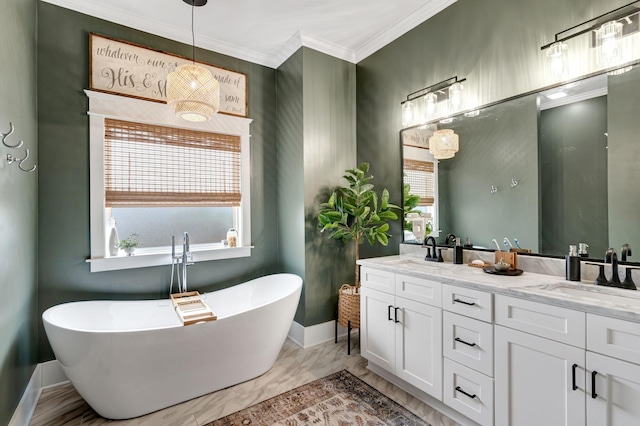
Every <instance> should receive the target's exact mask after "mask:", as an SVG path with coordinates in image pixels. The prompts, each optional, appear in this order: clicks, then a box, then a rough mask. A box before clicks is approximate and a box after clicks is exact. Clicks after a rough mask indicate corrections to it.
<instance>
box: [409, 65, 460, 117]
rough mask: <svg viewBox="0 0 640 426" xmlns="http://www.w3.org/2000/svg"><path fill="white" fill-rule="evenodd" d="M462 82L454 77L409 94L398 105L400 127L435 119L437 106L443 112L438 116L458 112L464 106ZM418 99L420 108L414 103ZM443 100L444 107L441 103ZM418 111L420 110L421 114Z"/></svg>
mask: <svg viewBox="0 0 640 426" xmlns="http://www.w3.org/2000/svg"><path fill="white" fill-rule="evenodd" d="M463 81H466V78H463V79H458V76H455V77H451V78H448V79H446V80H443V81H441V82H439V83H436V84H432V85H431V86H428V87H425V88H424V89H420V90H416V91H415V92H413V93H409V94H408V95H407V99H406V100H405V101H402V102H401V103H400V105H401V106H402V126H404V127H407V126H412V125H414V124H418V122H420V121H422V122H427V121H429V120H431V119H432V118H436V117H437V116H438V107H439V106H440V108H441V109H442V110H443V111H441V113H440V116H443V115H448V114H450V113H455V112H457V111H460V110H461V109H462V107H463V106H464V95H463V90H464V86H463V85H462V82H463ZM419 98H422V105H421V106H420V105H417V104H416V103H415V102H414V101H415V100H416V99H419ZM445 100H446V101H447V102H446V105H445V104H444V103H442V102H443V101H445ZM416 107H417V108H416ZM418 110H421V113H420V111H418Z"/></svg>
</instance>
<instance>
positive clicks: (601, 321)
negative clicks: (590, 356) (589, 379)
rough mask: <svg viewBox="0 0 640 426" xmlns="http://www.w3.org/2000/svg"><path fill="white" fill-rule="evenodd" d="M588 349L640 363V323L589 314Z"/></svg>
mask: <svg viewBox="0 0 640 426" xmlns="http://www.w3.org/2000/svg"><path fill="white" fill-rule="evenodd" d="M587 349H588V350H590V351H592V352H598V353H601V354H603V355H609V356H611V357H614V358H618V359H621V360H624V361H629V362H633V363H634V364H640V324H638V323H637V322H631V321H624V320H619V319H615V318H608V317H603V316H600V315H594V314H587Z"/></svg>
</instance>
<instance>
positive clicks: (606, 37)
mask: <svg viewBox="0 0 640 426" xmlns="http://www.w3.org/2000/svg"><path fill="white" fill-rule="evenodd" d="M635 3H638V1H633V2H631V3H628V4H626V5H624V6H621V7H619V8H617V9H614V10H612V11H610V12H607V13H604V14H602V15H599V16H596V17H595V18H592V19H589V20H588V21H585V22H582V23H580V24H578V25H574V26H573V27H571V28H568V29H566V30H564V31H560V32H559V33H557V34H555V36H554V41H553V42H551V43H549V44H546V45H544V46H542V47H541V48H540V49H541V50H547V49H548V50H547V53H546V56H547V59H548V61H549V69H550V71H551V74H552V75H553V77H561V78H568V77H570V76H569V69H568V61H567V53H568V47H567V44H566V43H565V41H567V40H570V39H572V38H574V37H577V36H579V35H582V34H585V33H590V34H591V36H592V46H593V47H595V49H596V51H595V52H596V65H598V66H601V67H603V68H614V67H619V66H620V65H623V64H624V63H625V62H626V61H628V56H629V53H630V50H631V46H630V40H629V43H627V44H625V43H624V40H622V39H623V37H624V36H627V35H629V34H633V33H635V32H637V31H638V30H639V28H640V26H639V24H638V21H639V14H640V11H639V10H638V8H632V7H630V6H632V5H633V4H635ZM603 18H604V19H609V20H608V21H606V22H605V23H602V20H603ZM630 69H631V67H629V66H627V67H622V68H620V69H618V70H615V71H613V72H616V73H617V74H622V73H623V72H626V71H628V70H630Z"/></svg>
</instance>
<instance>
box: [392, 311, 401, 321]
mask: <svg viewBox="0 0 640 426" xmlns="http://www.w3.org/2000/svg"><path fill="white" fill-rule="evenodd" d="M398 309H400V308H395V310H396V312H395V317H396V318H395V320H394V321H393V322H395V323H399V322H400V320H399V319H398Z"/></svg>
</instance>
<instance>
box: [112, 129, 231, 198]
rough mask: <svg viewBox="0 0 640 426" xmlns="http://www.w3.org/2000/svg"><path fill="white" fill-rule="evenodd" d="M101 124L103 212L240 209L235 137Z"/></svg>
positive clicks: (186, 130)
mask: <svg viewBox="0 0 640 426" xmlns="http://www.w3.org/2000/svg"><path fill="white" fill-rule="evenodd" d="M104 124H105V133H104V136H105V138H104V142H105V143H104V149H105V152H104V154H105V155H104V166H105V167H104V168H105V170H104V173H105V198H106V206H107V207H141V206H164V207H168V206H239V205H240V199H241V194H240V170H241V169H240V167H241V158H240V137H239V136H233V135H222V134H218V133H209V132H203V131H195V130H188V129H178V128H172V127H163V126H157V125H151V124H142V123H133V122H129V121H122V120H113V119H108V118H107V119H105V122H104Z"/></svg>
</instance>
